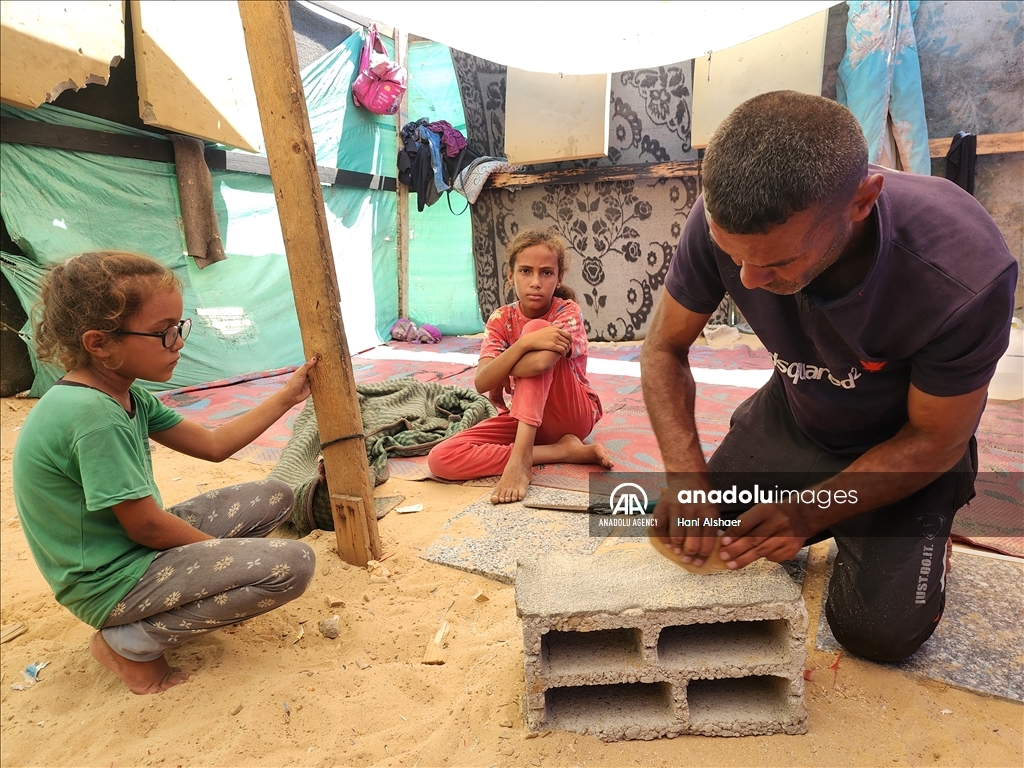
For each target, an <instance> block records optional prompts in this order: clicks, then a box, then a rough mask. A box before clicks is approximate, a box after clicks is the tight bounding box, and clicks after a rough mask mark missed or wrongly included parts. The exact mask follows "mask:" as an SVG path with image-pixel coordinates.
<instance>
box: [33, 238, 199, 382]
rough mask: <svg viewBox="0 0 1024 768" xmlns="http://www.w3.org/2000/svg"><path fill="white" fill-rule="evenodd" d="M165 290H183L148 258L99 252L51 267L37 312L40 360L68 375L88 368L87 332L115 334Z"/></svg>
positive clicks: (170, 274) (170, 275)
mask: <svg viewBox="0 0 1024 768" xmlns="http://www.w3.org/2000/svg"><path fill="white" fill-rule="evenodd" d="M165 289H176V290H180V289H181V286H180V284H179V283H178V279H177V278H176V277H175V276H174V273H173V272H171V270H170V269H168V268H167V267H165V266H164V265H163V264H160V263H159V262H157V261H154V260H153V259H151V258H150V257H148V256H142V255H140V254H137V253H127V252H124V251H96V252H94V253H83V254H81V255H79V256H72V257H71V258H70V259H68V260H67V261H65V262H63V263H62V264H58V265H56V266H55V267H53V268H51V269H50V271H49V273H48V274H47V275H46V278H45V280H44V281H43V286H42V295H41V297H40V301H39V303H38V304H37V305H36V306H35V307H34V308H33V320H34V326H35V346H36V357H38V358H39V359H40V360H46V361H51V362H59V363H60V364H61V365H62V366H63V367H64V369H65V370H66V371H73V370H74V369H76V368H81V367H83V366H85V365H87V364H88V363H89V362H90V360H91V356H90V355H89V353H88V352H87V351H86V349H85V347H83V346H82V335H83V334H84V333H85V332H86V331H93V330H95V331H104V332H106V333H111V334H112V333H113V332H114V331H117V330H120V329H121V328H123V327H124V323H125V321H126V320H128V319H129V318H131V317H133V316H135V315H136V314H137V313H138V312H139V310H140V309H141V308H142V306H143V304H145V302H146V301H147V300H148V299H149V297H150V296H152V295H153V294H154V293H157V292H159V291H161V290H165Z"/></svg>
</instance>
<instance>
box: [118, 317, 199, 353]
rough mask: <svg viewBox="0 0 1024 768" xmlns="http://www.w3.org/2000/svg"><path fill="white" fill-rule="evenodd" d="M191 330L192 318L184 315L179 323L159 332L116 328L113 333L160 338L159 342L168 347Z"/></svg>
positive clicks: (182, 338)
mask: <svg viewBox="0 0 1024 768" xmlns="http://www.w3.org/2000/svg"><path fill="white" fill-rule="evenodd" d="M191 330H192V319H191V318H188V317H186V318H185V319H184V320H182V321H181V322H180V323H175V324H174V325H172V326H171V327H170V328H168V329H167V330H165V331H161V332H160V333H143V332H142V331H122V330H117V331H114V333H119V334H121V335H122V336H154V337H156V338H158V339H160V342H161V343H162V344H163V345H164V349H170V348H171V347H173V346H174V342H176V341H177V340H178V337H179V336H180V337H181V340H182V341H184V340H185V339H187V338H188V332H189V331H191Z"/></svg>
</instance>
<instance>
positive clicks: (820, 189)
mask: <svg viewBox="0 0 1024 768" xmlns="http://www.w3.org/2000/svg"><path fill="white" fill-rule="evenodd" d="M867 172H868V145H867V142H866V141H865V139H864V133H863V131H861V127H860V124H859V123H858V122H857V118H855V117H854V116H853V113H852V112H850V110H848V109H847V108H846V107H844V106H842V105H841V104H839V103H837V102H834V101H831V100H829V99H825V98H822V97H820V96H809V95H807V94H804V93H797V92H796V91H772V92H770V93H763V94H761V95H760V96H755V97H753V98H752V99H748V100H747V101H745V102H743V103H742V104H740V106H738V107H737V108H736V109H735V110H733V112H732V113H731V114H730V115H729V116H728V117H727V118H726V119H725V120H724V121H723V122H722V124H721V125H720V126H719V127H718V129H717V130H716V131H715V133H714V135H713V136H712V137H711V140H710V141H709V142H708V147H707V150H706V151H705V153H704V160H703V165H702V167H701V181H702V186H703V188H704V190H703V191H704V209H705V210H706V211H707V213H708V215H709V216H710V217H711V219H712V220H713V221H714V222H715V223H716V224H717V225H718V226H719V227H721V228H722V229H724V230H725V231H726V232H730V233H732V234H736V235H753V234H764V233H766V232H768V231H769V230H770V229H771V228H772V227H773V226H775V225H778V224H784V223H785V222H786V221H787V220H788V219H789V217H790V216H792V215H793V214H794V213H799V212H800V211H804V210H807V209H809V208H811V207H812V206H815V205H820V206H822V207H823V208H824V210H823V211H822V213H826V212H828V211H831V210H833V209H834V208H835V206H838V205H843V204H844V203H846V202H847V201H849V200H851V199H852V198H853V195H854V193H855V192H856V191H857V188H858V186H859V185H860V184H861V182H863V181H864V179H865V178H867Z"/></svg>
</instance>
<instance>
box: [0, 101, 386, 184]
mask: <svg viewBox="0 0 1024 768" xmlns="http://www.w3.org/2000/svg"><path fill="white" fill-rule="evenodd" d="M0 141H3V142H5V143H9V144H27V145H29V146H35V147H48V148H50V149H64V150H69V151H72V152H91V153H93V154H99V155H109V156H112V157H132V158H135V159H137V160H151V161H153V162H158V163H173V162H174V147H173V145H172V144H171V142H170V141H169V140H168V139H154V138H150V137H148V136H126V135H125V134H122V133H110V132H109V131H94V130H92V129H90V128H73V127H71V126H67V125H55V124H52V123H41V122H38V121H36V120H21V119H19V118H16V117H0ZM204 154H205V157H206V164H207V165H208V166H209V167H210V169H211V170H217V171H234V172H237V173H255V174H259V175H262V176H269V175H270V165H269V164H268V163H267V158H265V157H263V156H261V155H250V154H247V153H244V152H225V151H224V150H223V149H214V148H212V147H207V148H206V151H205V153H204ZM317 175H318V176H319V177H320V183H321V184H330V185H333V186H341V187H355V188H356V189H382V190H384V191H386V192H394V191H395V187H396V184H397V180H396V179H395V177H394V176H376V175H374V174H370V173H359V172H358V171H345V170H340V169H338V168H325V167H324V166H320V165H318V166H317Z"/></svg>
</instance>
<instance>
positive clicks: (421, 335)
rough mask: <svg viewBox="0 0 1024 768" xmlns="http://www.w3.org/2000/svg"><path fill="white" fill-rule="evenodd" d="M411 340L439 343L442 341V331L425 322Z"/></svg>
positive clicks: (422, 342)
mask: <svg viewBox="0 0 1024 768" xmlns="http://www.w3.org/2000/svg"><path fill="white" fill-rule="evenodd" d="M409 341H418V342H420V343H421V344H437V343H439V342H440V341H441V332H440V331H439V330H438V329H437V328H435V327H434V326H432V325H428V324H427V323H424V324H423V325H421V326H420V328H419V330H418V331H416V333H415V335H414V336H413V337H412V338H410V339H409Z"/></svg>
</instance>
